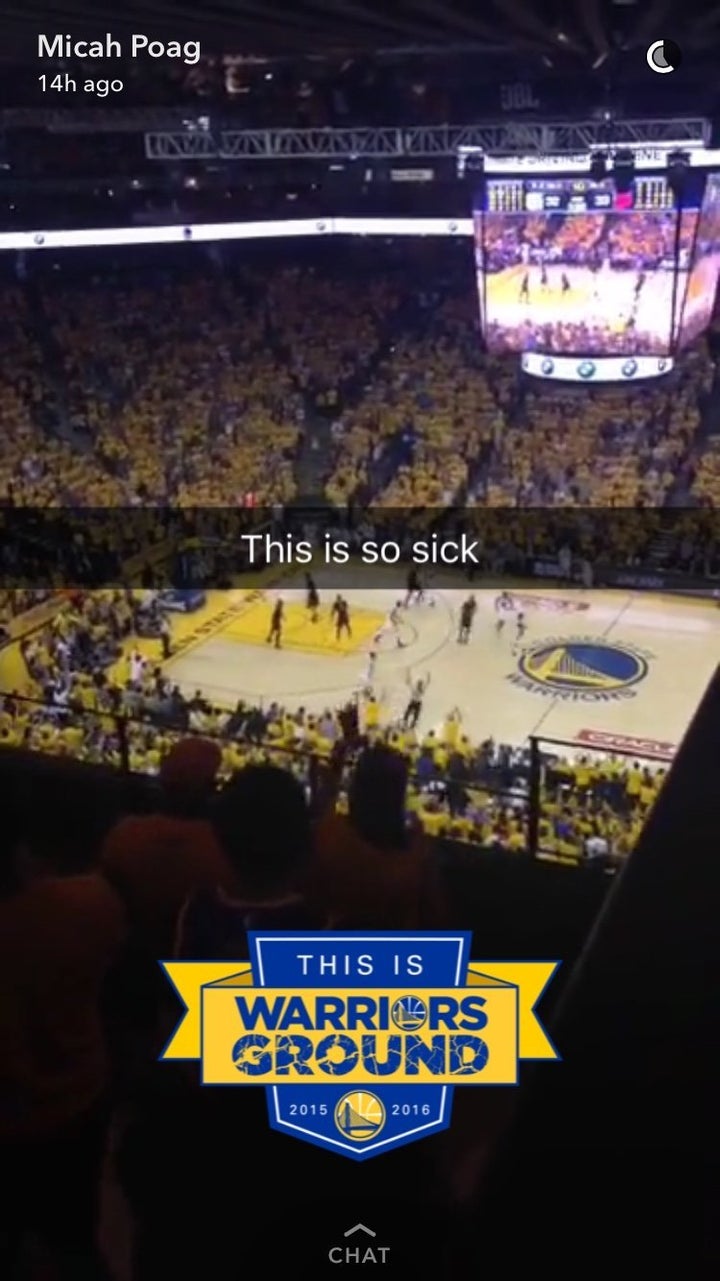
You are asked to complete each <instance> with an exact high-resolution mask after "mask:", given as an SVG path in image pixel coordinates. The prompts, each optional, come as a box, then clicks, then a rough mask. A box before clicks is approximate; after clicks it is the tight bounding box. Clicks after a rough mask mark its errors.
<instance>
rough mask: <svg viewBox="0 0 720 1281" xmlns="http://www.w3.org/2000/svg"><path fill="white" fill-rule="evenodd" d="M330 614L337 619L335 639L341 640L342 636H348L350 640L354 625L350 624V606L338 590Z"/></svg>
mask: <svg viewBox="0 0 720 1281" xmlns="http://www.w3.org/2000/svg"><path fill="white" fill-rule="evenodd" d="M330 615H331V617H332V618H334V620H335V640H336V641H339V640H340V638H341V636H347V638H348V640H350V639H351V637H352V627H351V626H350V606H349V605H348V603H347V601H346V600H345V597H344V596H341V595H340V593H339V592H338V594H337V596H336V597H335V600H334V601H333V607H332V609H331V611H330Z"/></svg>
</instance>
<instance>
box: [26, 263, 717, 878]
mask: <svg viewBox="0 0 720 1281" xmlns="http://www.w3.org/2000/svg"><path fill="white" fill-rule="evenodd" d="M321 248H322V252H319V251H318V248H315V247H313V248H312V249H310V250H306V251H303V252H300V251H299V250H298V249H297V247H296V246H292V253H290V252H289V251H288V252H284V253H283V252H279V251H278V249H277V247H275V246H273V247H272V252H270V249H269V248H268V247H267V246H265V247H261V248H260V249H258V251H257V252H254V253H253V254H252V255H249V254H247V253H244V254H243V253H241V252H237V251H233V250H228V249H227V248H226V247H225V248H223V250H222V252H220V253H219V254H218V253H216V252H215V251H211V253H210V254H208V255H205V254H204V255H203V256H202V258H201V259H200V260H198V257H197V256H194V257H190V256H189V255H184V256H180V255H179V254H178V252H177V251H168V252H169V254H170V253H174V254H175V255H176V256H175V257H174V258H170V257H168V260H167V261H165V260H164V259H158V260H155V259H149V260H148V259H144V260H143V261H142V262H137V263H135V264H134V265H128V264H127V262H125V263H123V262H122V261H121V262H120V264H117V263H115V262H111V261H110V260H109V259H107V258H104V257H103V256H102V254H101V255H99V256H98V258H97V260H96V261H94V263H93V265H92V270H91V272H90V275H88V270H87V267H83V268H82V270H80V269H79V268H78V266H77V263H76V262H75V261H74V260H73V259H72V256H71V255H68V256H67V258H65V259H62V260H61V262H60V270H59V271H57V272H55V271H52V270H48V269H46V270H45V271H44V272H39V273H38V274H37V275H35V276H34V277H33V278H32V279H31V280H29V281H26V282H25V283H13V284H8V285H7V286H6V288H5V289H4V292H3V295H2V309H1V313H0V314H1V315H2V321H1V322H0V325H1V329H2V337H3V348H4V354H5V359H4V361H3V370H2V373H1V374H0V418H1V421H2V426H3V438H4V449H3V453H2V458H1V459H0V489H1V490H2V495H3V499H4V501H6V502H8V501H9V502H11V503H13V504H15V505H16V506H45V505H51V506H52V505H56V506H78V505H81V506H82V505H88V506H123V505H127V506H138V505H163V504H168V505H169V504H172V505H175V506H178V507H201V506H204V507H211V506H219V507H222V506H234V505H236V504H238V503H242V502H243V501H245V499H246V496H247V495H248V494H251V495H252V500H253V502H254V503H257V504H264V505H272V504H275V503H287V502H289V501H291V500H292V499H293V498H294V497H296V495H297V494H298V493H299V492H304V491H306V490H307V488H308V486H309V485H313V486H314V488H315V490H316V491H317V490H320V491H321V492H323V493H324V496H325V498H326V500H327V501H328V502H329V503H332V504H335V505H339V506H342V505H343V504H345V503H347V502H348V501H350V500H355V501H360V502H368V501H373V502H375V503H377V504H380V505H383V506H388V507H394V508H398V509H403V508H407V507H412V506H421V505H426V506H435V505H438V506H441V505H448V504H452V503H463V504H465V505H466V506H467V507H472V506H473V505H474V504H477V505H478V507H479V508H481V507H482V508H484V507H518V506H530V507H532V506H544V507H550V506H554V505H556V506H561V507H572V506H606V507H614V506H617V507H636V506H637V507H644V506H660V505H662V504H663V503H666V502H670V501H678V500H679V501H682V500H683V499H684V498H686V497H687V495H688V494H692V496H693V497H694V498H695V499H697V500H699V501H700V502H704V503H710V502H713V501H714V500H715V499H716V498H717V496H718V479H719V478H720V465H719V464H718V453H717V450H716V449H715V447H714V443H713V440H712V438H710V440H709V441H706V439H705V437H704V434H703V423H704V418H703V413H702V408H703V404H704V397H705V396H706V393H707V392H708V390H709V388H710V386H711V384H712V381H713V374H714V370H713V366H712V363H711V361H710V359H709V356H708V353H707V350H706V349H705V347H704V345H703V344H701V345H700V346H699V347H698V348H696V349H694V350H693V351H692V352H690V353H689V354H688V355H687V356H686V357H685V358H684V359H683V360H682V361H681V363H680V368H679V371H678V372H677V374H676V375H675V376H674V381H673V383H672V385H671V386H668V387H666V386H665V385H662V386H659V387H657V388H651V389H649V390H647V389H643V390H634V391H618V390H608V391H600V390H594V391H589V390H588V389H587V388H582V389H581V390H579V391H577V392H561V393H558V392H556V391H552V390H550V389H548V388H547V387H541V388H540V389H539V390H538V391H527V390H526V389H524V388H522V387H521V386H520V384H519V381H518V378H517V374H516V366H515V363H514V361H513V360H510V361H509V362H508V361H507V360H505V359H504V358H492V359H491V358H488V357H485V356H483V355H481V352H480V343H479V341H478V333H477V314H476V299H475V296H474V292H473V289H472V287H471V285H470V280H471V275H470V273H469V271H468V266H469V264H468V261H467V254H466V247H465V246H464V245H452V246H450V249H449V252H448V253H447V254H446V255H442V256H441V255H438V254H437V252H436V247H435V246H434V245H433V244H432V243H429V242H424V241H423V242H418V243H417V244H415V246H414V247H413V246H410V245H409V244H407V243H405V244H401V245H397V244H387V245H380V246H378V245H376V244H372V245H368V244H367V243H366V242H362V241H360V242H348V243H347V244H346V245H343V246H342V248H338V247H337V246H333V245H330V244H329V243H327V242H326V243H324V244H323V245H322V246H321ZM438 263H440V264H441V265H440V266H438ZM640 524H641V522H638V531H637V538H638V546H637V547H636V546H634V545H633V543H632V538H633V535H632V534H631V535H628V524H627V522H626V523H625V524H624V525H623V530H624V533H623V538H624V540H625V544H627V543H628V539H629V542H630V545H623V546H621V547H619V549H618V550H620V551H621V552H622V554H623V555H626V556H627V557H628V558H630V557H631V555H632V554H633V552H634V551H638V550H643V548H641V547H640V546H639V543H640V540H641V539H642V538H643V537H644V538H647V529H648V527H649V526H648V521H647V519H643V521H642V530H641V528H640ZM689 546H690V548H691V550H693V547H694V545H693V542H692V538H690V543H689ZM683 551H684V553H685V558H686V560H687V557H688V546H685V547H684V548H678V555H679V556H680V553H681V552H683ZM43 590H47V588H46V587H45V585H38V586H37V588H36V589H35V592H34V594H33V593H29V591H28V590H25V591H19V590H16V591H5V592H3V593H2V596H1V597H0V623H1V624H2V626H3V628H4V630H5V632H6V633H7V632H9V631H11V630H12V624H11V620H12V618H13V616H16V615H18V614H20V613H21V612H22V611H24V610H26V609H27V607H28V605H30V604H33V603H37V601H38V600H39V599H41V595H42V591H43ZM39 593H40V594H39ZM131 616H132V606H128V605H127V602H124V601H123V600H122V599H121V598H120V597H119V596H118V597H117V600H116V603H115V604H114V605H113V606H112V607H110V609H109V612H108V611H107V610H105V612H103V615H102V617H99V616H98V605H97V602H94V601H93V600H92V599H91V598H88V597H86V598H83V599H82V600H79V601H78V602H77V608H76V612H75V615H74V616H73V615H71V616H70V618H71V621H70V623H68V622H67V616H66V619H65V621H64V622H63V623H62V629H63V636H62V637H61V636H60V633H59V626H60V625H58V624H48V625H46V626H45V627H44V628H42V629H41V630H39V631H37V632H36V633H35V634H34V636H32V637H31V638H30V640H29V641H28V642H27V644H26V646H25V659H26V666H27V669H28V671H27V677H28V678H27V681H26V682H25V683H23V685H22V686H21V687H20V688H17V689H15V690H14V691H6V694H7V693H9V692H12V693H14V694H15V696H16V697H15V698H14V699H11V698H8V697H5V699H4V703H3V708H2V712H1V713H0V742H2V743H3V744H5V746H13V747H15V748H19V747H24V748H27V747H31V748H32V749H33V750H40V751H42V752H44V753H53V754H63V755H72V756H75V757H79V758H80V759H83V760H86V761H90V762H103V763H105V764H107V763H110V764H115V765H119V764H120V763H121V760H124V761H125V763H126V764H127V763H128V762H129V763H130V766H131V768H133V769H135V770H138V771H141V772H146V773H150V774H152V773H154V772H156V771H157V769H158V765H159V761H160V759H161V757H162V755H163V752H164V751H165V750H166V749H167V747H168V745H169V743H170V741H171V740H172V738H173V735H174V736H175V737H177V732H178V731H177V729H176V730H173V732H172V733H169V732H167V731H164V730H161V729H159V728H158V727H153V725H152V724H151V723H150V721H149V720H148V717H147V712H146V709H145V708H144V707H141V709H140V712H139V713H138V714H139V715H140V717H141V719H140V720H139V721H138V722H137V723H135V722H132V723H129V725H128V727H127V742H126V743H125V754H124V755H123V753H122V752H121V747H120V743H119V740H118V734H117V725H116V723H115V721H114V720H113V721H107V720H103V719H102V716H101V714H102V713H108V714H110V713H112V714H113V715H114V714H115V713H117V711H118V710H122V709H119V708H118V703H117V698H116V699H115V701H113V697H112V691H111V690H109V689H108V688H105V689H104V690H101V691H99V692H98V691H97V690H95V689H94V688H93V689H91V688H90V686H91V682H90V681H89V679H88V677H87V674H86V675H84V676H82V675H80V674H78V679H77V681H76V689H75V697H76V701H77V706H78V708H82V709H83V710H84V717H83V719H82V720H81V721H80V720H78V721H77V722H76V721H72V723H66V722H63V721H60V722H59V721H58V718H57V714H56V709H53V710H49V709H48V708H45V707H43V706H42V704H41V703H39V702H29V701H23V700H27V699H35V700H37V699H38V698H41V697H42V686H43V680H44V679H45V678H46V677H47V675H48V673H49V672H50V671H51V670H52V666H53V663H54V662H56V661H57V652H56V651H57V644H58V641H59V640H60V639H64V640H67V631H68V628H69V629H70V631H71V632H72V636H73V637H74V638H75V639H76V640H77V637H78V636H80V637H83V636H84V635H85V633H86V632H88V633H92V635H93V636H94V637H95V638H96V640H95V641H94V642H93V643H95V644H96V661H97V662H98V663H100V664H103V663H107V662H108V661H109V658H110V657H111V655H112V654H113V653H114V652H116V649H117V646H118V645H119V644H120V642H121V641H122V639H123V637H124V636H125V635H127V633H128V629H129V628H130V627H131V626H132V622H131ZM129 619H130V621H128V620H129ZM98 635H100V637H101V641H99V642H98V641H97V636H98ZM71 639H72V637H71ZM20 696H22V697H20ZM125 710H126V709H125ZM231 710H232V709H210V710H207V711H206V712H205V713H203V714H202V715H200V714H196V715H195V718H194V720H193V722H192V724H191V725H189V722H186V728H187V727H188V725H189V727H190V728H191V729H193V730H195V731H200V732H203V733H211V734H212V733H215V734H219V735H220V736H221V737H223V738H224V740H225V746H224V754H225V760H224V772H225V773H228V772H231V770H232V769H233V768H237V767H238V765H240V764H241V763H243V762H244V761H245V760H248V759H257V758H258V756H259V755H261V754H262V753H266V754H267V753H269V754H270V757H271V758H272V759H274V760H277V759H279V758H280V757H282V759H283V761H287V762H289V763H290V767H291V768H293V769H294V770H295V771H296V772H299V773H301V774H303V776H304V777H307V776H308V773H309V766H308V760H309V759H310V756H311V755H313V754H314V755H315V756H317V757H318V758H319V759H320V760H322V759H323V758H327V756H328V755H329V753H330V752H331V750H332V745H333V740H334V737H335V735H336V733H337V722H336V711H337V709H334V708H328V711H327V716H326V718H325V721H326V724H327V725H328V726H332V725H333V724H334V725H335V729H332V728H330V729H328V730H327V733H326V732H324V730H323V727H322V725H321V724H320V723H319V721H320V720H321V719H322V718H318V720H317V721H316V722H313V721H312V718H310V722H309V723H308V724H307V725H305V726H304V727H303V729H302V733H301V734H300V739H301V742H300V749H301V755H300V756H298V755H292V754H291V753H290V750H289V749H290V746H291V745H292V746H293V749H295V750H296V749H297V747H298V742H297V738H298V735H297V733H296V734H295V736H294V737H292V736H291V737H290V738H289V739H288V737H287V734H286V732H285V730H284V726H286V723H287V717H286V715H285V713H284V711H283V709H281V708H280V709H276V710H274V711H273V712H272V714H271V715H270V716H268V715H267V714H266V713H263V714H262V715H263V716H264V720H263V726H264V732H265V734H266V735H267V740H268V742H267V743H266V746H265V747H263V748H260V747H258V746H257V744H254V745H249V744H248V742H247V741H246V739H245V736H244V735H243V733H242V732H241V733H240V736H239V738H238V739H236V741H229V740H228V735H229V734H232V732H233V731H234V730H236V726H234V725H233V723H232V722H231V721H230V716H229V713H230V711H231ZM448 712H450V709H449V708H448ZM228 727H229V728H228ZM492 728H493V727H490V726H489V727H488V738H489V737H490V735H491V733H492ZM370 737H371V738H380V739H382V741H386V742H389V743H390V744H391V745H393V746H394V747H395V748H396V749H398V750H402V751H404V752H406V753H408V754H409V755H410V757H411V759H412V762H413V768H414V769H417V765H418V760H419V758H420V757H422V758H423V760H424V767H425V779H426V780H428V779H429V780H430V781H432V780H433V779H437V778H439V777H442V776H443V775H444V774H445V773H446V772H447V769H448V761H449V760H450V758H453V760H452V769H453V770H454V774H453V777H455V778H456V779H457V781H458V782H459V783H460V784H461V785H462V789H463V790H462V800H461V802H460V803H459V804H458V803H453V805H452V806H451V805H450V804H449V802H448V801H447V800H441V801H440V802H438V800H437V799H436V798H435V799H433V797H432V795H431V790H428V787H427V785H425V786H423V785H421V783H420V782H416V786H415V788H414V790H413V802H412V803H413V806H414V808H415V809H416V810H417V811H418V813H419V815H420V816H421V817H422V819H423V821H424V823H425V826H426V828H427V830H428V831H429V832H430V833H431V834H432V835H436V836H442V835H444V836H449V837H453V838H455V839H460V840H464V841H470V842H472V843H479V844H484V845H486V846H487V845H490V846H495V847H499V848H501V849H511V850H512V849H518V848H522V847H523V845H524V835H523V833H524V823H523V820H524V815H523V814H522V813H521V815H520V819H518V814H517V810H516V809H514V808H513V807H511V806H510V805H509V804H508V802H507V795H506V793H507V791H508V790H509V789H511V788H512V786H513V784H514V782H516V780H517V777H522V775H523V769H524V762H523V760H522V754H521V753H514V754H510V755H509V760H510V762H511V765H510V768H509V769H508V768H507V761H503V764H502V768H500V767H498V766H497V764H493V763H492V762H491V761H490V760H489V758H488V751H487V749H486V748H483V746H482V745H481V744H479V743H474V744H471V743H470V742H469V741H468V740H467V738H465V737H464V736H463V737H460V738H459V737H458V734H457V727H455V728H453V726H452V723H451V722H450V723H449V725H448V728H447V733H446V735H445V737H444V738H443V735H442V734H439V735H438V734H436V735H430V736H427V737H426V738H425V739H424V740H423V739H420V740H419V741H412V740H411V739H410V738H409V737H408V736H401V735H400V734H399V733H398V731H397V729H396V728H395V727H393V726H387V725H382V724H381V725H379V726H377V727H375V728H374V729H373V730H372V731H371V733H370ZM283 753H284V755H283ZM302 753H304V755H302ZM560 768H561V769H563V768H564V769H565V770H566V776H565V778H564V787H565V791H567V788H568V779H570V783H571V784H572V779H573V777H574V778H575V783H576V786H575V787H574V788H573V787H572V786H571V787H570V796H571V803H572V805H574V806H575V807H576V812H575V815H574V829H573V833H572V835H571V837H570V839H569V840H567V839H566V840H564V841H563V842H554V841H553V840H552V839H550V837H549V829H550V828H551V827H552V815H553V807H554V805H555V801H556V799H557V797H556V796H553V795H551V789H548V791H547V794H546V796H545V798H544V802H545V809H544V817H545V821H546V829H547V830H546V837H548V848H549V850H550V852H551V853H554V854H555V855H556V856H557V857H558V858H560V859H563V860H565V861H568V862H570V863H576V862H577V861H578V860H579V859H582V857H583V853H584V850H585V842H586V839H587V837H588V836H589V835H592V834H593V832H594V834H596V835H597V834H600V835H602V836H606V835H607V834H608V832H612V833H613V834H612V839H611V840H610V848H611V850H612V852H613V856H614V857H618V858H620V857H623V856H624V855H625V854H626V853H627V852H628V850H629V848H630V847H631V845H632V841H633V839H634V836H633V833H634V834H635V835H636V834H637V830H638V822H637V816H638V807H639V813H640V815H641V816H642V815H644V814H645V813H646V812H647V811H648V810H649V808H650V807H651V805H652V803H653V801H654V798H655V795H656V793H657V790H658V787H659V786H660V784H661V782H662V778H663V776H664V774H663V771H662V770H658V769H657V768H656V767H649V768H648V769H643V767H642V765H641V764H638V763H633V762H628V769H627V770H626V771H625V772H624V774H623V778H624V787H625V796H626V801H625V802H623V806H622V807H621V808H622V813H621V815H620V819H619V820H618V816H617V814H615V815H608V816H606V817H607V821H605V819H603V818H602V817H601V819H600V820H598V821H599V822H600V826H599V828H598V826H597V821H596V819H597V816H594V817H593V816H588V814H586V813H585V800H586V797H587V794H588V782H589V784H590V790H592V784H593V783H594V782H596V781H601V780H602V778H603V771H604V769H605V765H604V763H603V761H602V760H601V759H599V758H598V759H595V760H593V761H592V762H581V763H580V764H579V765H578V764H577V763H575V762H561V763H560ZM588 771H590V777H589V780H588V778H587V777H586V776H587V774H588ZM578 777H579V778H580V779H581V783H580V784H578V783H577V779H578ZM501 779H502V782H500V780H501ZM563 794H565V793H563Z"/></svg>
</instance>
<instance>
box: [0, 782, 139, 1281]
mask: <svg viewBox="0 0 720 1281" xmlns="http://www.w3.org/2000/svg"><path fill="white" fill-rule="evenodd" d="M8 810H9V807H8V806H4V807H3V827H2V845H3V847H4V848H3V849H2V857H1V858H0V975H1V976H2V978H1V979H0V1179H1V1180H2V1188H3V1191H2V1227H1V1228H0V1276H3V1277H7V1278H8V1281H10V1278H12V1277H15V1276H16V1275H17V1274H16V1271H15V1269H16V1267H17V1266H19V1260H20V1258H21V1255H22V1252H23V1248H24V1245H25V1243H26V1240H27V1239H28V1238H30V1237H32V1238H34V1239H35V1240H37V1241H39V1242H40V1243H41V1244H42V1245H43V1246H44V1247H45V1248H46V1250H48V1251H49V1252H50V1254H51V1255H52V1259H53V1263H54V1265H55V1268H56V1275H57V1276H58V1277H60V1278H67V1279H68V1281H90V1279H92V1281H95V1279H96V1278H101V1277H105V1276H106V1272H105V1269H104V1267H103V1263H102V1260H101V1258H100V1255H99V1251H98V1249H97V1244H96V1240H95V1235H96V1229H97V1223H98V1205H99V1187H100V1172H101V1167H102V1161H103V1155H104V1148H105V1140H106V1135H107V1122H108V1100H107V1089H108V1083H109V1068H108V1062H107V1055H106V1048H105V1041H104V1036H103V1029H102V1020H101V1014H100V996H101V989H102V986H103V982H104V979H105V976H106V973H107V971H108V969H109V966H110V964H111V962H112V960H113V958H114V956H115V955H116V953H117V951H118V950H119V947H120V946H121V943H122V939H123V936H124V930H125V913H124V911H123V907H122V904H121V902H120V900H119V899H118V897H117V895H116V894H115V892H114V891H113V890H112V889H111V888H110V886H109V885H108V884H107V882H106V881H104V880H103V879H102V877H99V876H94V875H92V876H70V877H64V878H61V877H58V876H56V875H54V874H53V873H52V871H51V870H50V869H49V868H48V866H47V865H46V864H44V863H43V862H42V861H41V860H40V859H39V858H38V854H40V855H44V854H45V852H46V849H47V845H48V841H47V840H46V839H45V837H44V835H43V833H42V832H41V831H39V830H38V829H37V828H36V829H35V832H34V834H32V835H30V836H29V837H28V836H27V834H26V833H27V828H28V827H29V824H30V821H31V816H29V815H28V816H25V815H20V816H19V818H18V817H17V816H13V815H11V814H10V813H9V812H8ZM33 822H34V819H33ZM51 839H52V838H50V840H51Z"/></svg>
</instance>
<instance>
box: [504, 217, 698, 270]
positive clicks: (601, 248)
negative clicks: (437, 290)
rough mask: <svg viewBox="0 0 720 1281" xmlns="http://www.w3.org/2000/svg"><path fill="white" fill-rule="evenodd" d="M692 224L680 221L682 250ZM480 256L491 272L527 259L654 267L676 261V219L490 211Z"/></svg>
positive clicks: (687, 245) (689, 239) (575, 264)
mask: <svg viewBox="0 0 720 1281" xmlns="http://www.w3.org/2000/svg"><path fill="white" fill-rule="evenodd" d="M694 230H695V229H694V226H693V225H692V224H691V223H690V221H689V220H688V219H684V220H683V222H682V223H681V239H680V246H679V248H680V251H681V252H682V251H683V250H684V251H685V253H687V252H688V251H690V250H692V246H693V241H694ZM483 240H484V247H485V253H484V261H485V269H486V270H487V271H489V272H499V271H504V270H505V269H506V268H507V267H513V266H517V265H522V264H526V263H546V264H548V265H553V266H557V267H568V268H570V267H590V268H593V269H594V268H598V267H599V266H601V264H603V263H605V262H607V263H609V265H610V266H611V267H617V268H628V269H633V270H635V271H654V270H657V268H659V267H661V266H662V265H663V264H672V263H673V262H674V261H675V218H674V217H673V216H672V215H669V214H668V213H667V212H664V213H643V212H638V211H633V212H631V213H627V214H623V213H613V214H608V215H607V216H605V217H603V216H602V215H598V214H592V215H587V216H585V217H583V216H582V215H579V214H577V213H573V214H571V215H570V216H569V217H564V216H563V215H562V214H553V215H546V216H540V215H538V214H528V215H523V214H504V215H503V214H499V213H490V214H487V215H486V216H485V219H484V223H483Z"/></svg>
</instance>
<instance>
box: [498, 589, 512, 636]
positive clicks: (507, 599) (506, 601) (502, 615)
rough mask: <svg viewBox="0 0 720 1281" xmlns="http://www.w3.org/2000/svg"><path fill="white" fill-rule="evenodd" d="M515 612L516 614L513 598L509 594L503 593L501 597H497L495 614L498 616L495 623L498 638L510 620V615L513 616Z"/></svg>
mask: <svg viewBox="0 0 720 1281" xmlns="http://www.w3.org/2000/svg"><path fill="white" fill-rule="evenodd" d="M514 612H515V606H514V604H513V598H512V596H511V595H510V593H509V592H501V593H500V595H499V596H496V597H495V613H496V615H497V618H496V622H495V631H496V632H497V634H498V636H499V635H500V633H501V631H502V629H503V627H504V626H505V623H506V621H507V619H508V618H509V616H510V614H513V613H514Z"/></svg>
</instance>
